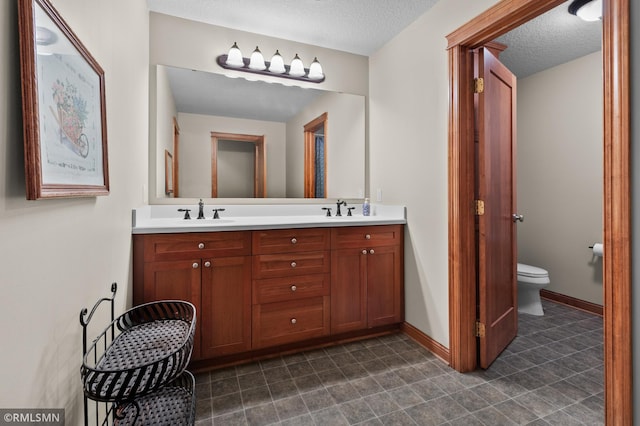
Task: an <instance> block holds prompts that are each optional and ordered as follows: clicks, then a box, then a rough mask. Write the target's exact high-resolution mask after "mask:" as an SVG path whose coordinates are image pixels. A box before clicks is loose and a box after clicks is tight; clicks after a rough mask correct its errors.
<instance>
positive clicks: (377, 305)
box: [331, 225, 404, 334]
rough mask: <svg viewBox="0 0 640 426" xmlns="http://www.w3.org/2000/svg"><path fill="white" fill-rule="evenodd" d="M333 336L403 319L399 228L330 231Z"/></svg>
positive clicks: (361, 227) (346, 228)
mask: <svg viewBox="0 0 640 426" xmlns="http://www.w3.org/2000/svg"><path fill="white" fill-rule="evenodd" d="M331 242H332V251H331V333H333V334H336V333H343V332H348V331H354V330H361V329H364V328H372V327H377V326H381V325H387V324H394V323H399V322H401V321H402V318H403V297H404V295H403V269H404V267H403V227H402V225H382V226H356V227H344V228H333V229H332V230H331Z"/></svg>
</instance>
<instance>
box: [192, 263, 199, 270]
mask: <svg viewBox="0 0 640 426" xmlns="http://www.w3.org/2000/svg"><path fill="white" fill-rule="evenodd" d="M199 266H200V265H198V262H193V265H191V267H192V268H193V269H198V267H199Z"/></svg>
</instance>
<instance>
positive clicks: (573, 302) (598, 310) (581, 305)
mask: <svg viewBox="0 0 640 426" xmlns="http://www.w3.org/2000/svg"><path fill="white" fill-rule="evenodd" d="M540 296H541V297H543V298H545V299H547V300H551V301H553V302H557V303H561V304H563V305H567V306H571V307H573V308H576V309H580V310H583V311H586V312H591V313H592V314H596V315H600V316H603V314H604V308H603V307H602V306H601V305H597V304H595V303H591V302H587V301H585V300H581V299H576V298H575V297H571V296H566V295H564V294H560V293H556V292H555V291H549V290H544V289H543V290H540Z"/></svg>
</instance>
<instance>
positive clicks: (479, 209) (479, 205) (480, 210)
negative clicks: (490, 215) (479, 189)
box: [475, 200, 484, 216]
mask: <svg viewBox="0 0 640 426" xmlns="http://www.w3.org/2000/svg"><path fill="white" fill-rule="evenodd" d="M475 210H476V216H482V215H483V214H484V201H482V200H475Z"/></svg>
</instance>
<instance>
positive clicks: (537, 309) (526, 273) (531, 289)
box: [518, 263, 551, 316]
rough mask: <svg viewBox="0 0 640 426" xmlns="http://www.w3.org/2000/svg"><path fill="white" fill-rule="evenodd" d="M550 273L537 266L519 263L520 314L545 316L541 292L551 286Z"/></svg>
mask: <svg viewBox="0 0 640 426" xmlns="http://www.w3.org/2000/svg"><path fill="white" fill-rule="evenodd" d="M550 282H551V281H549V272H548V271H547V270H546V269H542V268H538V267H536V266H531V265H525V264H524V263H518V312H522V313H525V314H530V315H538V316H540V315H544V310H543V309H542V302H540V290H542V289H543V288H545V287H546V286H547V285H549V283H550Z"/></svg>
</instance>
